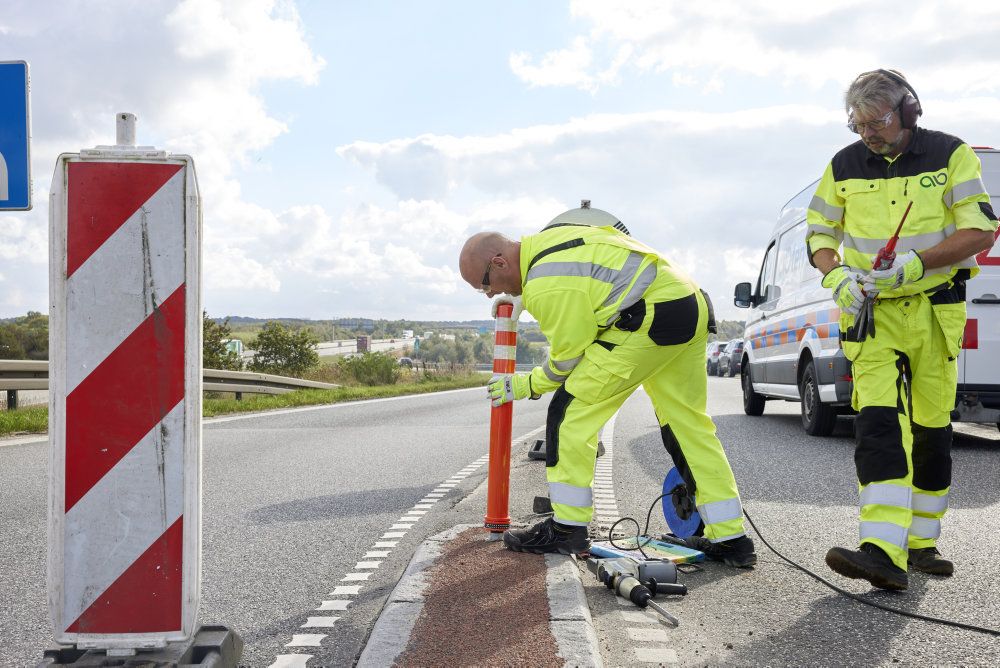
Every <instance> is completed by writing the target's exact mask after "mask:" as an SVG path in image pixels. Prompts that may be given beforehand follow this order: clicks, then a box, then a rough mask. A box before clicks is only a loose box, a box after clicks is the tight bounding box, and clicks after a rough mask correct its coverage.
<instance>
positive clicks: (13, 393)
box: [7, 390, 17, 411]
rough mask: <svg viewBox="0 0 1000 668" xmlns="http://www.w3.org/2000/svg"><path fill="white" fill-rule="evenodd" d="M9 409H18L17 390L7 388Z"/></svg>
mask: <svg viewBox="0 0 1000 668" xmlns="http://www.w3.org/2000/svg"><path fill="white" fill-rule="evenodd" d="M7 410H9V411H16V410H17V390H7Z"/></svg>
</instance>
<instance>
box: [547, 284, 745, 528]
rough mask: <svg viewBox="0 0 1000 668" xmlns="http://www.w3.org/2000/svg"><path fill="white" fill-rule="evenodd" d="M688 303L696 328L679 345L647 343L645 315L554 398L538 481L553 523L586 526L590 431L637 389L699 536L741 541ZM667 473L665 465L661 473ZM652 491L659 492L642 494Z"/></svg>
mask: <svg viewBox="0 0 1000 668" xmlns="http://www.w3.org/2000/svg"><path fill="white" fill-rule="evenodd" d="M695 298H696V299H697V302H698V306H697V322H696V323H695V322H691V323H690V325H689V327H690V330H691V336H690V338H688V339H686V340H685V341H684V342H683V343H678V344H676V345H659V344H657V343H655V342H654V341H653V340H652V339H651V338H650V335H649V329H650V326H651V325H652V321H653V319H654V318H653V317H652V313H650V314H647V317H646V318H645V321H644V322H643V324H642V326H640V327H639V328H638V329H637V330H636V331H633V332H626V331H621V330H617V329H615V328H612V329H610V330H608V331H606V332H605V333H604V334H602V335H601V337H600V338H599V339H598V340H597V341H595V342H594V344H592V345H591V346H589V347H588V348H587V349H586V350H585V352H584V357H583V360H582V361H581V362H580V364H579V365H578V366H577V367H576V368H575V369H574V370H573V372H572V373H571V374H570V376H569V379H568V380H567V381H566V383H565V385H564V386H563V387H562V388H560V389H559V390H557V391H556V394H555V396H554V397H553V398H552V401H551V403H550V405H549V413H548V421H547V425H546V445H547V453H548V459H547V468H546V477H547V480H548V483H549V496H550V499H551V501H552V507H553V510H554V513H555V518H556V520H557V521H559V522H561V523H564V524H571V525H584V526H585V525H587V524H588V523H589V522H590V520H591V518H592V516H593V494H592V491H591V485H592V483H593V478H594V465H595V462H596V457H597V437H598V432H599V431H600V429H601V427H602V426H603V425H604V424H605V422H607V421H608V420H609V419H610V418H611V416H612V415H614V414H615V412H616V411H617V410H618V409H619V408H620V407H621V406H622V404H623V403H624V402H625V400H626V399H628V397H629V396H630V395H631V394H632V393H633V392H634V391H635V390H636V389H637V388H638V387H639V386H640V385H641V386H643V388H644V389H645V390H646V393H647V394H648V395H649V397H650V399H651V400H652V403H653V408H654V411H655V413H656V416H657V421H658V423H659V425H660V429H661V435H662V437H663V441H664V445H665V446H666V448H667V451H668V452H669V454H670V457H671V458H672V459H673V462H674V464H675V465H676V466H677V468H678V470H679V472H680V473H681V475H682V477H683V478H684V480H685V482H686V483H687V486H688V489H689V490H693V491H694V496H695V503H696V505H697V507H698V511H699V514H700V515H701V518H702V521H703V523H704V535H705V536H706V537H707V538H709V539H710V540H713V541H716V542H718V541H722V540H728V539H730V538H735V537H738V536H742V535H744V533H745V532H744V528H743V509H742V506H741V505H740V499H739V493H738V492H737V489H736V480H735V478H734V477H733V472H732V469H731V468H730V466H729V461H728V459H727V458H726V454H725V452H724V451H723V449H722V444H721V443H720V442H719V439H718V438H717V437H716V435H715V424H714V423H713V422H712V419H711V418H710V417H709V416H708V414H707V413H706V401H707V396H706V394H707V384H708V379H707V377H706V374H705V343H706V339H707V336H708V331H707V307H706V305H705V301H704V299H703V298H702V297H701V295H700V293H697V294H696V295H695V296H692V297H688V299H695ZM650 310H652V309H650ZM658 313H659V312H658ZM669 467H670V464H669V462H668V461H666V459H665V460H664V471H666V470H667V469H669ZM654 492H655V493H656V494H657V495H658V494H659V489H656V490H650V495H651V496H652V495H653V493H654ZM667 502H668V503H669V500H667Z"/></svg>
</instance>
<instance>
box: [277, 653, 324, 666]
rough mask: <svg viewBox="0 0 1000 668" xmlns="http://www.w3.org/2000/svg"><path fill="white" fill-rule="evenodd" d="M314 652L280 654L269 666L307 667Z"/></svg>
mask: <svg viewBox="0 0 1000 668" xmlns="http://www.w3.org/2000/svg"><path fill="white" fill-rule="evenodd" d="M311 658H313V657H312V654H279V655H278V656H276V657H275V658H274V663H272V664H271V665H270V666H268V667H267V668H306V666H307V665H308V664H307V663H306V662H307V661H309V659H311Z"/></svg>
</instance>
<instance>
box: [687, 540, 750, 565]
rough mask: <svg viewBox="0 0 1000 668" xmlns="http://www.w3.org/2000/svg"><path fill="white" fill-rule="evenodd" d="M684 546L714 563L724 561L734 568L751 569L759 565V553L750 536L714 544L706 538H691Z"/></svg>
mask: <svg viewBox="0 0 1000 668" xmlns="http://www.w3.org/2000/svg"><path fill="white" fill-rule="evenodd" d="M684 544H685V545H687V546H688V547H690V548H691V549H693V550H700V551H702V552H704V553H705V556H706V557H708V558H709V559H711V560H712V561H722V562H725V563H726V564H727V565H728V566H733V567H734V568H750V567H751V566H753V565H755V564H756V563H757V553H756V552H754V549H753V541H752V540H750V537H749V536H737V537H736V538H730V539H729V540H724V541H722V542H721V543H713V542H712V541H710V540H709V539H707V538H705V537H704V536H691V537H690V538H685V539H684Z"/></svg>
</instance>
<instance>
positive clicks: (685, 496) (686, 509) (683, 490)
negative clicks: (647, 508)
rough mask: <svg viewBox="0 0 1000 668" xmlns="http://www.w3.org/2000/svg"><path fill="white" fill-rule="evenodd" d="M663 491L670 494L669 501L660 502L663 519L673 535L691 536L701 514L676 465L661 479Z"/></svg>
mask: <svg viewBox="0 0 1000 668" xmlns="http://www.w3.org/2000/svg"><path fill="white" fill-rule="evenodd" d="M663 493H664V494H669V495H670V503H664V504H662V507H663V519H665V520H666V521H667V526H669V527H670V531H672V532H673V534H674V535H675V536H680V537H681V538H688V537H689V536H693V535H694V534H695V532H696V531H697V530H698V527H699V526H700V525H701V515H699V514H698V508H697V506H696V505H695V502H694V495H693V494H692V493H691V492H690V491H689V490H688V487H687V484H686V483H685V482H684V479H683V478H682V477H681V474H680V471H678V470H677V467H676V466H675V467H673V468H672V469H670V471H668V472H667V476H666V477H665V478H664V479H663Z"/></svg>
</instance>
